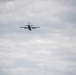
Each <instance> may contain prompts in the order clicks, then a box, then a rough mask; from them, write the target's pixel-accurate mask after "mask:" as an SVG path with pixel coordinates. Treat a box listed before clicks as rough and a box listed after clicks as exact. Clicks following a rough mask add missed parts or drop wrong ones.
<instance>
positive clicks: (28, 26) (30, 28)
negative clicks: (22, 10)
mask: <svg viewBox="0 0 76 75" xmlns="http://www.w3.org/2000/svg"><path fill="white" fill-rule="evenodd" d="M20 28H24V29H28V30H29V31H31V30H32V29H36V28H40V27H34V26H33V25H31V24H30V22H29V23H28V25H25V27H20Z"/></svg>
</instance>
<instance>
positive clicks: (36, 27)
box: [31, 27, 40, 29]
mask: <svg viewBox="0 0 76 75" xmlns="http://www.w3.org/2000/svg"><path fill="white" fill-rule="evenodd" d="M31 28H32V29H36V28H40V27H31Z"/></svg>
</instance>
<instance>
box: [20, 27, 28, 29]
mask: <svg viewBox="0 0 76 75" xmlns="http://www.w3.org/2000/svg"><path fill="white" fill-rule="evenodd" d="M20 28H25V29H27V28H28V27H20Z"/></svg>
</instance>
